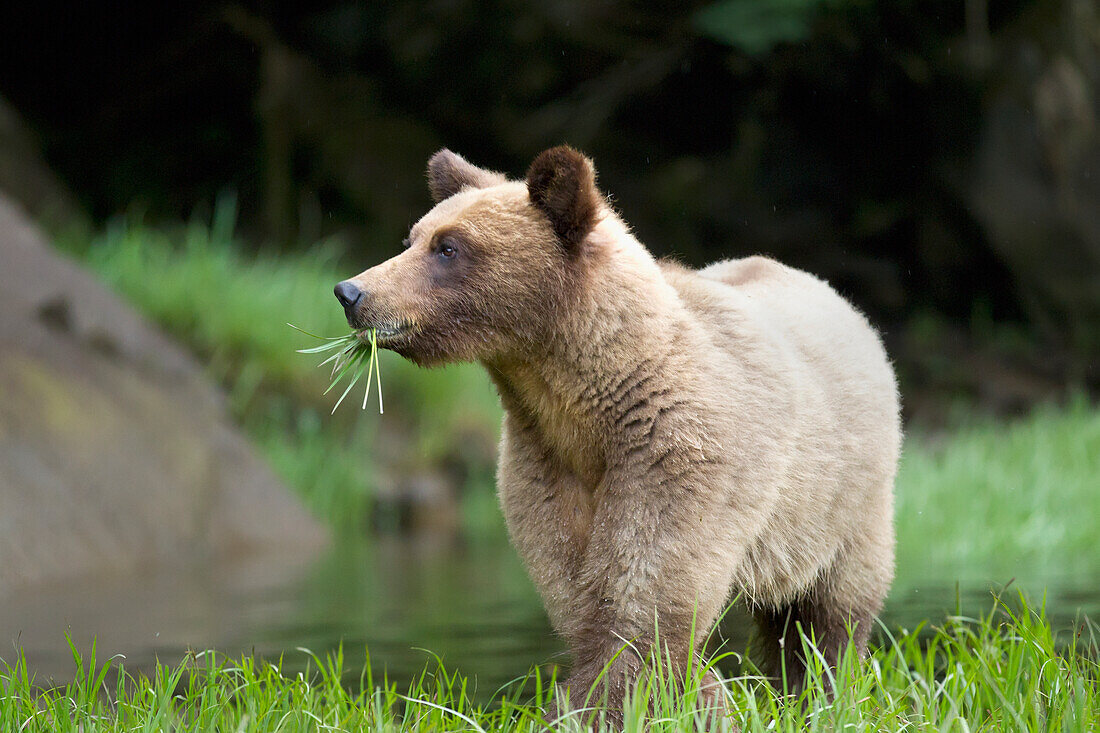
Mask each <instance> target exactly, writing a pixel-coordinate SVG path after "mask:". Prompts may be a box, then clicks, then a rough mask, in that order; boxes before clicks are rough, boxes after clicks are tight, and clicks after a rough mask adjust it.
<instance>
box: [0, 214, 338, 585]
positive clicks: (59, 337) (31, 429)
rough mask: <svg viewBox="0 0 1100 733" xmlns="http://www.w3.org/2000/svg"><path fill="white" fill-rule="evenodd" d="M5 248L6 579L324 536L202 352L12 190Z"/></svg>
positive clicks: (1, 432)
mask: <svg viewBox="0 0 1100 733" xmlns="http://www.w3.org/2000/svg"><path fill="white" fill-rule="evenodd" d="M0 263H2V264H0V593H4V592H5V591H7V590H9V589H11V588H14V587H17V586H19V585H21V584H25V583H29V582H38V581H46V580H55V579H59V578H65V577H71V576H78V575H79V576H85V577H86V576H88V575H89V574H95V573H104V572H130V571H133V570H135V569H137V568H139V567H149V566H151V565H156V564H162V563H166V562H168V563H178V562H187V561H191V560H199V559H212V558H215V557H219V556H221V557H227V556H230V555H232V556H238V555H242V554H247V553H249V552H251V551H255V550H260V549H262V548H264V547H276V546H277V547H279V548H281V549H287V548H294V547H300V548H302V550H303V551H307V550H312V549H316V548H318V547H320V546H321V545H323V544H324V542H325V533H324V531H323V530H322V529H321V527H320V526H319V525H318V524H317V523H316V522H315V521H314V520H313V519H312V518H311V517H309V516H308V515H307V514H306V512H305V511H304V510H303V509H302V508H301V506H300V505H299V504H298V502H297V501H296V500H295V499H294V498H293V497H292V496H291V494H290V492H289V491H288V490H287V489H286V487H284V486H283V485H282V484H281V483H280V482H279V480H278V479H277V478H276V477H275V476H274V475H273V474H272V472H271V471H270V470H269V469H268V468H267V466H266V465H265V464H264V463H263V462H262V461H261V460H259V458H258V457H257V456H256V455H255V453H254V451H253V450H252V448H251V446H250V445H249V443H248V442H247V440H246V439H245V438H244V437H242V436H241V435H240V434H239V433H238V432H237V430H236V429H235V428H234V426H233V424H232V423H231V422H230V420H229V419H228V418H227V413H226V409H225V405H224V404H223V398H222V396H221V394H220V393H219V392H218V391H217V390H216V389H215V388H214V387H213V386H211V385H210V384H209V382H208V381H207V380H206V379H205V378H204V376H203V373H202V368H201V366H200V365H199V364H198V363H197V362H196V361H195V360H194V359H193V358H192V357H191V356H190V355H189V354H188V353H187V352H185V351H184V350H182V349H181V348H180V347H178V346H177V345H175V344H174V343H173V342H172V341H171V340H169V339H168V338H166V337H165V336H164V335H163V334H161V333H159V332H158V331H157V330H156V329H155V328H153V327H152V326H150V325H149V324H148V323H146V322H145V321H144V320H143V319H142V318H141V317H140V316H138V315H137V314H136V313H134V312H133V310H131V309H130V308H129V307H128V306H127V305H126V304H124V303H123V302H122V301H121V300H119V299H118V298H117V297H115V296H114V295H112V294H111V293H109V292H108V291H107V290H105V289H104V288H103V287H102V286H100V285H99V284H98V283H97V282H96V281H95V280H94V279H93V278H92V277H91V276H90V275H88V274H87V273H85V272H83V271H82V270H81V269H80V268H79V267H77V266H76V265H75V264H74V263H72V262H70V261H68V260H66V259H65V258H63V257H61V256H60V255H58V254H57V253H55V252H54V251H52V250H51V248H50V247H49V246H48V245H47V244H46V242H45V241H44V240H43V238H42V236H41V235H40V234H39V233H38V232H37V231H36V230H35V229H34V228H33V226H32V225H31V224H30V222H29V221H28V220H27V218H26V217H25V216H24V215H23V213H22V212H21V211H20V210H19V209H17V208H16V207H15V206H14V205H13V204H12V203H11V202H10V201H8V200H7V199H5V198H3V196H0ZM211 297H216V295H211Z"/></svg>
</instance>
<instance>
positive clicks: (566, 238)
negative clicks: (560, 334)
mask: <svg viewBox="0 0 1100 733" xmlns="http://www.w3.org/2000/svg"><path fill="white" fill-rule="evenodd" d="M428 186H429V188H430V190H431V194H432V198H433V199H434V200H435V202H436V205H435V207H434V208H433V209H432V210H431V211H429V212H428V213H427V214H426V215H425V216H424V217H423V218H422V219H421V220H420V221H418V222H417V223H416V224H415V225H414V226H413V227H412V229H411V230H410V231H409V236H408V238H407V239H405V241H404V245H405V250H404V251H403V252H401V253H400V254H398V255H397V256H395V257H393V258H391V259H389V260H387V261H385V262H383V263H382V264H380V265H377V266H375V267H372V268H370V269H369V270H366V271H365V272H362V273H360V274H359V275H356V276H355V277H353V278H351V279H349V280H345V281H343V282H341V283H339V284H338V285H337V286H336V288H335V293H336V297H337V298H338V299H339V301H340V303H341V305H343V307H344V312H345V314H346V316H347V319H348V323H349V324H350V325H351V326H352V328H355V329H357V330H362V329H369V328H374V329H376V330H377V338H378V345H379V346H381V347H384V348H388V349H392V350H393V351H396V352H397V353H399V354H401V355H402V356H404V357H406V358H408V359H411V360H412V361H414V362H416V363H418V364H421V365H431V364H438V363H443V362H451V361H475V360H491V359H496V358H502V357H503V358H507V356H508V355H509V353H523V351H526V350H529V349H531V348H534V347H536V346H537V345H538V344H539V343H541V342H543V341H545V339H546V338H548V336H549V331H548V329H550V328H552V327H553V325H554V323H555V318H556V317H557V316H558V315H559V314H560V313H561V311H562V309H563V308H565V307H566V306H567V305H568V303H569V302H570V300H571V299H572V298H574V297H575V295H576V293H577V292H578V287H579V285H580V281H581V280H582V279H583V278H584V272H585V271H586V261H590V260H592V259H593V258H594V257H595V254H594V252H593V251H592V250H593V248H592V247H591V246H590V245H589V243H587V242H586V239H587V238H588V236H589V234H590V233H591V232H592V230H593V228H594V227H596V226H597V224H599V222H600V221H601V220H602V219H603V218H605V217H606V216H608V215H611V216H613V214H611V212H610V208H609V207H608V206H607V203H606V201H605V200H604V197H603V196H602V195H601V194H600V193H599V191H598V190H597V188H596V179H595V170H594V169H593V166H592V163H591V161H590V160H588V158H586V157H584V156H583V155H581V154H580V153H578V152H577V151H576V150H573V149H572V148H569V147H566V146H561V147H556V148H551V149H550V150H546V151H544V152H543V153H541V154H540V155H539V156H538V157H536V158H535V160H534V162H532V163H531V166H530V168H529V169H528V171H527V176H526V180H524V181H509V180H508V179H506V178H505V177H504V176H503V175H501V174H499V173H495V172H492V171H487V170H484V169H482V168H478V167H476V166H474V165H471V164H470V163H468V162H466V161H465V160H464V159H463V158H462V157H461V156H458V155H456V154H454V153H452V152H451V151H449V150H440V151H439V152H438V153H436V154H435V155H433V156H432V158H431V160H430V161H428Z"/></svg>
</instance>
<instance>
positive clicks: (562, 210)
mask: <svg viewBox="0 0 1100 733" xmlns="http://www.w3.org/2000/svg"><path fill="white" fill-rule="evenodd" d="M433 160H434V159H433ZM463 163H464V161H463ZM466 165H469V164H466ZM493 175H494V174H486V176H481V175H480V174H474V175H471V174H469V173H468V172H466V173H463V174H462V176H461V178H462V180H463V181H464V183H463V184H462V185H460V186H458V189H457V193H455V194H454V195H452V196H451V197H449V198H447V199H445V200H443V201H441V202H440V203H439V204H438V205H437V206H436V207H435V208H434V209H432V211H430V212H429V213H428V214H427V215H426V216H425V217H424V218H423V219H421V220H420V221H419V222H417V224H416V225H415V226H414V227H413V228H412V230H411V232H410V242H411V246H410V247H409V249H408V251H406V252H405V253H403V254H401V255H399V256H398V257H395V258H393V259H392V260H389V261H388V262H385V263H383V264H381V265H379V266H377V267H375V268H372V269H370V270H367V271H366V272H364V273H362V274H360V275H359V276H357V277H356V278H354V280H353V282H355V283H356V284H357V285H359V287H360V288H361V289H363V290H364V291H365V292H366V294H367V295H366V296H365V297H364V298H363V299H362V301H361V305H360V307H359V310H358V312H357V313H355V314H354V315H353V317H352V318H351V320H352V321H353V322H354V323H355V325H357V326H360V327H362V326H369V325H374V326H379V325H383V324H387V323H393V322H398V321H400V322H405V323H408V324H411V325H410V327H409V328H407V329H405V330H404V331H402V332H400V333H397V334H395V335H393V336H386V337H383V338H382V341H381V344H382V345H383V346H386V347H388V348H392V349H394V350H396V351H398V352H399V353H401V354H403V355H405V356H407V357H409V358H411V359H413V360H415V361H417V362H418V363H421V364H432V363H439V362H443V361H454V360H477V361H480V362H481V363H483V364H484V365H485V367H486V368H487V370H488V372H489V374H490V376H491V377H492V379H493V381H494V383H495V384H496V386H497V389H498V391H499V393H500V397H501V402H502V404H503V406H504V408H505V418H504V429H503V436H502V439H501V447H500V463H499V472H498V489H499V493H500V501H501V506H502V508H503V510H504V516H505V520H506V522H507V525H508V531H509V534H510V536H511V538H512V540H513V542H514V544H515V545H516V547H517V549H518V550H519V552H520V554H521V556H522V557H523V559H524V561H525V562H526V564H527V567H528V569H529V571H530V574H531V578H532V580H533V581H534V582H535V584H536V586H537V587H538V589H539V591H540V592H541V594H542V596H543V598H544V600H545V603H546V607H547V611H548V613H549V615H550V619H551V621H552V623H553V625H554V627H555V628H556V629H557V630H558V632H559V633H561V634H562V635H563V636H564V637H565V639H566V640H567V641H568V643H569V645H570V648H571V650H572V652H573V655H574V667H573V673H572V676H571V677H570V680H569V684H570V687H571V688H572V690H573V699H574V701H576V700H577V698H578V696H579V697H583V695H584V693H585V692H587V690H588V688H589V686H591V685H592V683H593V681H594V680H595V679H596V677H597V675H598V674H599V673H600V671H601V670H602V669H603V667H604V665H605V664H607V662H608V660H609V659H611V658H612V656H613V655H614V654H615V653H616V652H617V651H618V650H619V649H620V648H621V647H622V645H623V644H624V642H626V641H629V642H631V644H632V649H633V651H629V652H627V653H625V654H622V655H620V656H619V657H618V658H617V661H616V662H615V663H614V664H613V665H612V667H611V669H610V671H609V674H608V675H607V676H606V678H605V679H606V684H605V685H604V686H603V691H604V692H606V693H607V694H608V696H609V710H611V711H615V710H621V702H622V696H623V694H624V691H625V689H626V686H627V685H628V684H629V683H630V681H631V679H632V678H633V676H634V675H635V674H636V673H637V671H638V670H639V669H640V668H641V665H642V663H643V659H644V657H645V656H646V655H647V654H649V653H650V651H651V647H652V644H653V640H654V626H655V623H657V624H659V633H660V637H661V640H662V646H666V648H667V653H668V654H669V655H670V657H671V658H672V660H673V661H674V662H675V663H677V664H679V665H685V664H687V662H688V661H689V660H690V659H691V657H692V655H697V654H700V653H701V649H700V648H699V645H698V640H700V639H701V638H702V637H703V636H705V634H704V633H699V634H697V642H696V644H695V647H694V648H693V647H692V645H691V643H690V642H689V638H690V634H691V629H692V627H693V625H694V628H696V629H700V630H704V631H705V630H707V629H709V628H710V626H711V625H712V624H713V623H714V622H715V620H716V618H717V617H718V614H719V613H720V612H721V610H722V609H723V608H724V606H725V604H726V602H727V599H728V598H729V596H730V595H731V593H732V592H734V591H736V592H740V593H742V594H743V595H744V597H745V598H746V599H747V601H748V603H749V605H750V607H751V608H753V609H754V610H755V612H756V613H757V616H758V618H759V619H760V622H761V623H760V626H761V635H762V637H763V642H764V646H765V647H766V648H768V649H770V650H771V654H772V656H773V657H776V659H778V656H779V652H778V650H779V649H780V648H782V649H783V650H785V653H786V654H787V657H786V666H787V674H788V678H789V679H792V680H794V679H801V672H800V671H799V669H798V668H797V667H798V665H801V664H802V660H801V658H800V657H799V656H798V654H797V653H793V654H792V653H791V652H790V650H791V649H792V647H793V648H796V649H800V645H799V644H798V643H797V642H794V641H793V640H792V638H791V635H790V633H789V628H790V626H789V623H786V622H787V619H788V618H793V619H794V620H796V621H799V622H801V623H802V624H803V625H810V626H812V627H813V633H815V634H816V635H817V638H818V640H819V642H820V643H822V644H823V647H824V648H825V649H826V650H827V651H826V655H827V656H828V658H829V659H831V660H833V659H835V658H836V654H837V653H838V651H839V649H840V647H841V645H842V644H843V643H845V642H846V640H847V636H846V634H842V633H841V629H843V628H844V627H845V624H847V623H849V622H855V623H856V627H855V633H856V643H857V645H858V646H859V647H860V648H861V649H862V648H863V645H864V644H865V641H866V638H867V634H868V632H869V626H870V619H871V618H873V617H874V615H875V614H876V613H878V611H879V609H880V608H881V605H882V601H883V598H884V597H885V595H886V592H887V590H888V588H889V585H890V581H891V578H892V575H893V542H894V539H893V508H892V488H893V480H894V473H895V468H896V463H897V457H898V451H899V445H900V436H901V433H900V429H899V423H898V398H897V391H896V388H895V383H894V375H893V372H892V370H891V368H890V364H889V362H888V361H887V359H886V355H885V353H884V352H883V349H882V345H881V343H880V341H879V339H878V337H877V335H876V334H875V332H874V330H873V329H872V328H871V327H870V326H869V325H868V323H867V321H866V320H865V319H864V318H863V316H862V315H860V314H859V313H858V312H857V311H856V310H854V309H853V308H852V307H851V306H850V305H849V304H848V303H846V302H845V301H844V300H843V299H842V298H840V297H839V296H838V295H837V294H836V293H835V292H834V291H833V290H832V289H830V288H829V287H828V285H826V284H825V283H823V282H822V281H820V280H818V279H816V278H814V277H812V276H810V275H808V274H806V273H803V272H799V271H797V270H793V269H790V268H787V267H784V266H783V265H780V264H779V263H777V262H774V261H772V260H769V259H766V258H762V257H750V258H746V259H742V260H729V261H725V262H720V263H716V264H714V265H711V266H710V267H707V268H705V269H703V270H699V271H693V270H690V269H688V268H685V267H681V266H679V265H673V264H667V263H658V262H656V261H655V260H654V259H653V257H652V256H651V255H650V254H649V252H648V251H647V250H646V249H645V248H644V247H643V246H642V245H641V244H640V243H639V242H638V241H637V240H636V239H635V238H634V237H633V236H632V235H631V233H630V231H629V230H628V229H627V227H626V225H625V224H623V222H622V221H621V220H620V219H619V218H618V216H616V215H615V213H614V212H613V211H611V209H610V208H609V207H608V206H607V205H606V203H605V202H604V199H603V197H602V196H600V195H598V192H597V191H596V188H595V179H594V171H593V169H592V167H591V163H590V162H588V161H587V159H585V158H583V157H582V156H580V155H579V154H578V153H576V152H575V151H572V150H570V149H555V150H552V151H549V152H547V153H544V154H542V155H541V156H539V158H538V159H536V161H535V163H534V164H532V166H531V171H530V172H529V174H528V180H527V182H526V183H524V182H501V183H493V184H489V185H488V186H487V187H484V188H479V187H477V185H476V184H474V183H470V181H479V180H481V181H487V180H495V179H494V178H493ZM446 178H447V180H448V181H450V183H448V186H447V187H444V186H440V189H441V190H443V189H444V188H446V190H449V187H453V186H451V183H453V182H454V181H453V180H451V179H453V178H454V175H452V174H450V173H448V174H447V176H446ZM436 188H437V187H436V185H435V184H434V183H433V191H434V190H436ZM593 207H594V208H593ZM446 237H451V239H449V240H448V241H453V242H458V245H457V247H458V254H457V255H456V256H455V257H453V258H441V255H440V252H439V242H440V241H441V239H442V238H446ZM779 618H782V619H783V620H784V622H785V624H780V623H779V622H778V621H777V619H779ZM663 653H664V650H662V654H663ZM773 661H775V660H773Z"/></svg>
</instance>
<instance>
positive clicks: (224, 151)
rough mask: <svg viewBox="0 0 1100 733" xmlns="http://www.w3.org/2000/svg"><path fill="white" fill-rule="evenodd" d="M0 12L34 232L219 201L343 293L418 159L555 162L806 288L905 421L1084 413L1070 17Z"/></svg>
mask: <svg viewBox="0 0 1100 733" xmlns="http://www.w3.org/2000/svg"><path fill="white" fill-rule="evenodd" d="M0 12H2V13H3V16H6V18H4V17H3V16H0V189H3V190H5V191H7V192H8V193H9V195H12V196H14V197H15V198H17V199H19V200H20V201H22V203H23V204H24V206H25V207H26V208H28V209H29V210H31V211H32V212H33V213H34V214H36V215H37V216H38V217H39V218H40V219H42V220H45V221H46V222H47V223H48V224H49V225H50V226H53V227H55V228H59V227H66V226H72V225H79V226H91V227H96V226H99V225H101V224H102V223H103V222H104V221H106V220H108V219H109V218H110V217H112V216H115V215H118V214H120V213H124V212H131V213H132V212H134V211H138V212H140V213H141V215H142V216H143V217H144V219H145V221H147V222H154V223H156V222H173V221H179V220H181V219H187V218H190V217H192V216H196V215H199V216H201V215H203V212H209V211H210V208H211V207H212V205H213V202H214V201H215V200H216V198H217V197H218V196H219V195H220V194H221V193H223V192H226V191H232V192H235V193H236V195H237V196H238V200H239V202H240V204H239V207H240V208H239V217H240V222H239V227H240V230H241V231H242V232H243V233H244V235H245V237H246V239H247V240H248V241H249V242H251V243H252V246H254V247H255V248H256V249H262V250H270V251H277V252H280V251H281V252H291V251H294V250H304V249H306V248H308V247H311V246H313V245H314V243H315V242H317V241H318V240H319V239H321V238H324V237H329V236H332V235H338V236H339V237H340V238H341V241H343V242H344V243H345V251H346V258H347V263H348V267H349V269H351V270H355V271H357V270H358V269H362V268H363V267H365V266H367V265H368V264H372V263H374V262H376V261H377V260H379V259H381V258H384V257H387V256H389V255H390V254H391V253H393V252H395V251H396V248H397V246H398V245H397V243H398V242H399V241H400V240H401V238H402V237H403V236H404V233H405V231H406V229H407V227H408V226H409V225H410V224H411V223H413V222H414V221H415V220H416V219H417V218H419V216H420V215H421V214H422V213H423V212H424V211H425V210H426V209H427V208H428V206H429V204H430V202H429V199H428V195H427V190H426V187H425V185H424V180H423V169H424V164H425V162H426V160H427V158H428V156H429V155H430V154H431V153H432V152H433V151H435V150H436V149H438V148H440V147H443V146H447V147H450V148H452V149H453V150H455V151H458V152H460V153H462V154H463V155H465V156H466V157H467V158H469V159H470V160H472V161H474V162H475V163H478V164H480V165H484V166H487V167H491V168H496V169H499V170H503V171H506V172H508V173H509V174H511V175H513V176H518V175H520V174H522V172H523V171H524V170H525V169H526V166H527V164H528V163H529V161H530V160H531V158H532V157H533V156H534V155H535V154H536V153H537V152H539V151H540V150H542V149H544V148H546V147H549V146H551V145H555V144H558V143H561V142H568V143H570V144H572V145H574V146H576V147H578V148H581V149H583V150H584V151H585V152H587V153H588V154H589V155H591V156H592V157H593V158H594V159H595V161H596V165H597V169H598V171H599V176H600V184H601V186H602V188H603V189H604V190H606V191H607V192H609V193H610V194H612V196H613V199H614V202H615V204H616V206H617V207H618V208H619V209H620V211H621V212H622V214H623V216H624V218H625V219H626V220H627V221H628V222H630V223H631V224H632V225H633V226H634V227H635V229H636V231H637V233H638V235H639V237H640V239H641V240H642V241H643V242H644V243H646V244H647V245H648V246H649V247H650V248H651V249H652V250H653V251H654V252H655V253H657V254H659V255H669V256H675V257H678V258H680V259H682V260H684V261H686V262H688V263H691V264H697V265H698V264H703V263H705V262H707V261H710V260H714V259H718V258H723V257H729V256H743V255H748V254H753V253H766V254H769V255H772V256H774V257H777V258H779V259H781V260H783V261H785V262H787V263H790V264H792V265H795V266H798V267H802V268H805V269H808V270H810V271H813V272H815V273H818V274H820V275H821V276H823V277H825V278H827V279H829V281H830V282H832V283H833V284H834V285H835V286H837V287H838V288H839V289H840V290H841V291H842V292H844V293H845V294H847V295H848V296H850V297H851V298H852V299H853V300H855V301H856V302H857V303H858V304H859V305H860V306H861V307H862V308H863V309H864V310H866V311H867V312H868V313H869V315H870V316H871V317H872V319H873V320H874V321H875V322H876V323H878V324H880V325H881V327H882V328H883V329H884V331H885V334H886V337H887V340H888V342H889V344H888V345H889V347H890V349H891V352H892V354H893V355H894V357H895V359H896V360H897V362H898V365H899V371H900V373H901V376H902V381H903V388H904V390H903V391H904V392H905V394H906V403H907V410H908V411H909V412H910V414H913V413H918V412H921V411H922V410H924V411H927V413H928V414H930V415H934V414H936V413H937V412H940V411H942V409H943V407H942V405H944V404H947V403H948V402H950V401H951V400H954V399H955V398H957V397H964V398H971V400H976V401H977V402H978V403H980V404H982V405H984V406H987V407H989V408H991V409H993V410H995V411H999V412H1013V411H1018V410H1021V409H1023V408H1025V407H1026V406H1028V405H1030V404H1032V403H1033V402H1035V401H1037V400H1041V399H1046V398H1051V397H1057V396H1058V395H1061V394H1064V392H1065V391H1066V389H1067V388H1082V387H1083V388H1086V389H1092V390H1095V389H1096V388H1097V387H1098V386H1100V369H1098V366H1097V365H1098V364H1100V123H1098V119H1100V10H1098V8H1097V5H1096V3H1095V2H1094V1H1093V0H1007V1H1005V2H994V3H987V0H949V1H948V0H929V1H926V2H916V1H915V0H910V1H905V0H897V1H882V2H877V1H874V0H717V1H710V2H699V3H679V2H675V3H674V2H654V3H627V2H619V1H611V0H609V1H600V0H583V1H581V0H577V1H573V0H554V1H551V2H543V3H521V2H473V1H472V0H438V1H435V2H407V1H399V2H388V3H365V2H361V3H353V2H345V1H334V2H314V3H294V4H291V3H263V2H239V3H225V2H192V3H186V4H161V3H145V4H133V5H128V4H127V5H124V4H120V3H106V2H83V3H67V2H38V3H34V4H21V5H20V6H19V7H12V6H9V7H8V9H7V10H4V11H0ZM945 397H946V398H947V399H944V398H945Z"/></svg>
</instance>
